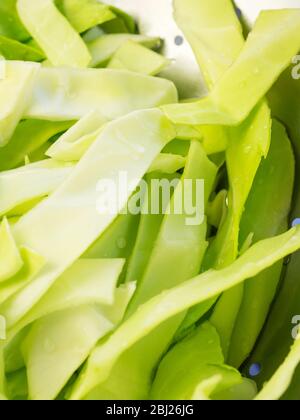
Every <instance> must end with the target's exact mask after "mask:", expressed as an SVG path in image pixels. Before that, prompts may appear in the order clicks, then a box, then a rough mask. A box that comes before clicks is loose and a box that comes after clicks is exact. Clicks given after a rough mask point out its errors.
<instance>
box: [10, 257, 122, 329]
mask: <svg viewBox="0 0 300 420" xmlns="http://www.w3.org/2000/svg"><path fill="white" fill-rule="evenodd" d="M124 262H125V261H124V260H123V259H118V258H116V259H79V260H78V261H76V262H75V263H74V264H73V265H72V267H70V268H69V269H68V270H67V271H66V272H65V273H64V274H62V276H60V277H59V278H58V279H57V281H56V282H55V283H54V284H53V286H52V287H51V288H50V289H49V291H48V292H47V293H46V294H45V295H44V296H43V297H42V298H41V300H40V301H39V302H38V303H37V304H36V305H35V306H34V307H33V308H32V309H31V311H30V312H29V313H28V314H27V315H26V316H25V317H24V318H23V319H22V320H21V322H19V323H18V324H17V326H16V328H14V329H13V331H11V335H13V336H15V335H16V333H17V332H18V331H20V330H21V329H23V328H24V327H25V326H26V325H29V324H31V323H32V322H34V321H36V320H38V319H39V318H41V317H43V316H46V315H49V314H51V313H53V312H57V311H61V310H65V309H69V308H74V307H76V306H82V305H88V304H97V305H100V304H101V305H112V304H113V302H114V300H115V298H116V296H115V289H116V286H117V281H118V278H119V276H120V274H121V271H122V268H123V266H124Z"/></svg>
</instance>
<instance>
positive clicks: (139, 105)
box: [26, 68, 177, 121]
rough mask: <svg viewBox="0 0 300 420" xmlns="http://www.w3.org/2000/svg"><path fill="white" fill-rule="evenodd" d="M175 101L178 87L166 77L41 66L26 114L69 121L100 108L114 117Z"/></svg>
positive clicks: (116, 71)
mask: <svg viewBox="0 0 300 420" xmlns="http://www.w3.org/2000/svg"><path fill="white" fill-rule="evenodd" d="M176 101H177V91H176V89H175V86H174V85H173V83H172V82H170V81H168V80H165V79H159V78H153V77H150V76H144V75H139V74H134V73H130V72H127V71H121V70H120V71H119V70H111V69H88V70H78V69H60V68H41V69H40V71H39V72H38V75H37V78H36V81H35V85H34V89H33V94H32V96H31V103H30V105H29V108H28V109H27V111H26V116H27V118H37V119H44V120H53V121H66V120H74V119H75V120H78V119H80V118H82V117H84V116H86V115H87V114H88V113H89V112H91V111H98V112H99V114H100V115H101V116H103V117H104V118H106V119H107V120H112V119H114V118H117V117H121V116H122V115H125V114H128V113H129V112H131V111H135V110H140V109H146V108H152V107H155V106H159V105H163V104H167V103H172V102H176Z"/></svg>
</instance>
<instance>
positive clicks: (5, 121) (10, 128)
mask: <svg viewBox="0 0 300 420" xmlns="http://www.w3.org/2000/svg"><path fill="white" fill-rule="evenodd" d="M0 63H1V67H2V69H3V66H4V70H3V71H2V78H1V79H0V146H1V147H2V146H4V145H5V144H6V143H7V142H8V141H9V139H10V137H11V135H12V134H13V132H14V130H15V128H16V126H17V124H18V122H19V121H20V119H21V118H22V117H23V114H24V112H25V109H26V108H27V106H28V103H29V102H30V99H31V94H32V88H33V82H34V80H35V77H36V74H37V71H38V69H39V64H36V63H29V62H24V61H3V60H1V62H0Z"/></svg>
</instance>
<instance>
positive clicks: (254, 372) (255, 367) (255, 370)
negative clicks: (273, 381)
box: [249, 363, 261, 378]
mask: <svg viewBox="0 0 300 420" xmlns="http://www.w3.org/2000/svg"><path fill="white" fill-rule="evenodd" d="M260 372H261V365H260V364H259V363H253V364H252V365H251V366H250V368H249V375H250V376H252V378H254V377H255V376H258V375H259V374H260Z"/></svg>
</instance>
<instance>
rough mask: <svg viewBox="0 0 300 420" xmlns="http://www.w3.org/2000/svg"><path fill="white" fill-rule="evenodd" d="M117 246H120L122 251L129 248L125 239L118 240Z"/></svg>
mask: <svg viewBox="0 0 300 420" xmlns="http://www.w3.org/2000/svg"><path fill="white" fill-rule="evenodd" d="M117 246H118V248H120V249H125V248H126V246H127V241H126V239H125V238H119V239H118V240H117Z"/></svg>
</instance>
